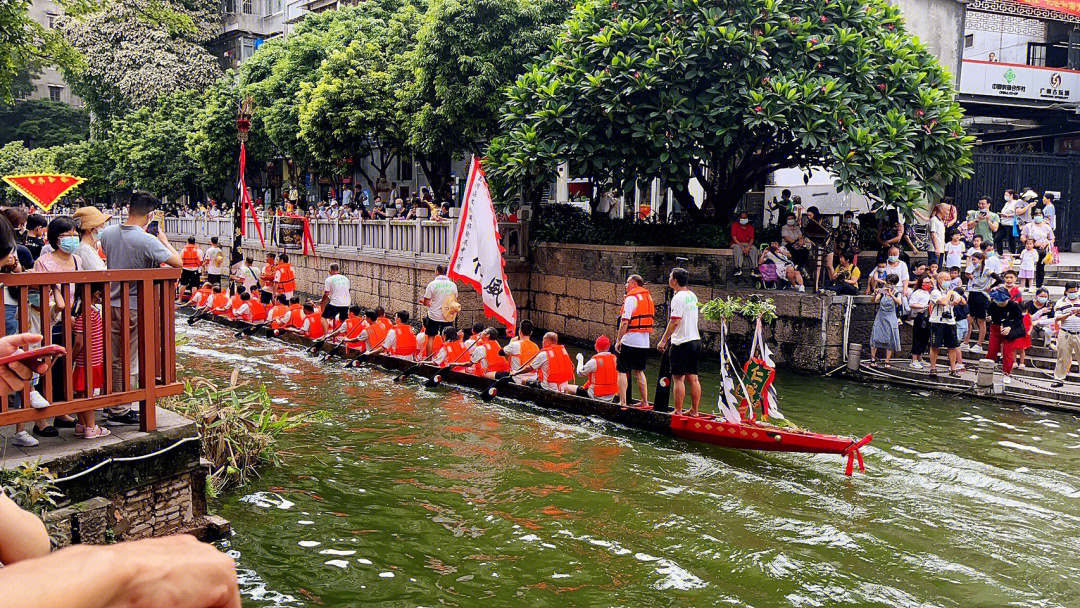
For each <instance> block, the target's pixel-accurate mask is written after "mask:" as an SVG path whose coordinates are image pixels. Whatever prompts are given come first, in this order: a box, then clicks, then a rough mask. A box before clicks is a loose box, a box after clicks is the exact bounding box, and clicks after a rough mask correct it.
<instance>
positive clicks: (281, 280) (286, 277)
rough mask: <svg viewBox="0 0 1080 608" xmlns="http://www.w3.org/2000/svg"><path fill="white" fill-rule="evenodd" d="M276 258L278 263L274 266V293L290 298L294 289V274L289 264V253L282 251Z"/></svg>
mask: <svg viewBox="0 0 1080 608" xmlns="http://www.w3.org/2000/svg"><path fill="white" fill-rule="evenodd" d="M278 259H279V260H280V263H279V264H278V265H277V266H276V267H275V268H274V293H275V294H285V297H286V298H290V299H291V298H292V297H293V292H294V291H296V275H295V274H294V273H293V269H292V266H290V265H289V254H287V253H283V254H281V257H280V258H278Z"/></svg>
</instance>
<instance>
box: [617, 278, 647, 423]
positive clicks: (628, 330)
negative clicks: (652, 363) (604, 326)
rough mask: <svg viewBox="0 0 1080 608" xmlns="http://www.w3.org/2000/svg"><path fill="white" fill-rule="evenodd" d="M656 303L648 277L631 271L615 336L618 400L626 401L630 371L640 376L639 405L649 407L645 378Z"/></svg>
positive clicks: (635, 375)
mask: <svg viewBox="0 0 1080 608" xmlns="http://www.w3.org/2000/svg"><path fill="white" fill-rule="evenodd" d="M655 309H656V307H655V304H654V303H653V299H652V295H651V294H650V293H649V290H647V289H645V280H644V279H642V278H641V275H637V274H632V275H630V276H629V277H627V279H626V299H624V300H623V310H622V317H621V319H620V321H619V333H618V335H616V336H615V353H616V361H617V364H618V365H617V368H618V371H619V403H620V404H621V405H622V406H624V407H625V406H627V405H629V404H628V403H627V398H626V395H627V392H628V391H627V388H628V385H629V381H628V380H627V374H630V373H633V374H634V377H635V378H636V379H637V385H638V390H639V391H640V392H641V401H640V402H638V403H637V404H635V405H636V406H637V407H642V408H644V407H648V405H649V385H648V383H647V382H646V380H645V363H646V359H647V357H648V354H649V338H650V336H651V335H652V328H653V322H654V318H653V315H654V314H655Z"/></svg>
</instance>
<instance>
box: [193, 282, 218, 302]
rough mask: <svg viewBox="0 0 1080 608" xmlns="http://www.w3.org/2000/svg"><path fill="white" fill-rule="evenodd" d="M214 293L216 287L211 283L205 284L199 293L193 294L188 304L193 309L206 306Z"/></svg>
mask: <svg viewBox="0 0 1080 608" xmlns="http://www.w3.org/2000/svg"><path fill="white" fill-rule="evenodd" d="M213 293H214V286H213V285H211V284H210V283H203V285H202V287H200V288H199V290H198V291H196V292H195V293H193V294H191V299H190V300H188V304H189V305H190V306H191V307H192V308H199V307H200V306H205V305H206V301H207V300H208V299H210V296H211V295H213Z"/></svg>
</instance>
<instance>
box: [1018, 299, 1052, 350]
mask: <svg viewBox="0 0 1080 608" xmlns="http://www.w3.org/2000/svg"><path fill="white" fill-rule="evenodd" d="M1024 312H1025V313H1027V314H1028V315H1030V317H1031V336H1032V337H1035V336H1040V337H1042V338H1043V340H1044V341H1047V342H1048V341H1049V339H1050V336H1052V335H1053V333H1054V306H1053V304H1051V303H1050V292H1049V291H1047V290H1046V289H1040V290H1038V291H1037V292H1036V293H1035V297H1034V298H1033V299H1032V300H1030V301H1029V302H1026V303H1025V304H1024Z"/></svg>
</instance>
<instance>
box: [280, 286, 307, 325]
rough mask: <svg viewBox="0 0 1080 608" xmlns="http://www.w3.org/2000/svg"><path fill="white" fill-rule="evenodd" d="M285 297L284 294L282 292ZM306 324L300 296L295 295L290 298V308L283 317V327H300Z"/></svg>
mask: <svg viewBox="0 0 1080 608" xmlns="http://www.w3.org/2000/svg"><path fill="white" fill-rule="evenodd" d="M281 295H282V297H284V294H281ZM303 326H304V307H303V306H301V305H300V296H293V297H292V299H290V300H289V310H287V311H285V315H284V316H283V317H281V328H278V329H282V328H283V329H300V328H301V327H303Z"/></svg>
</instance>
